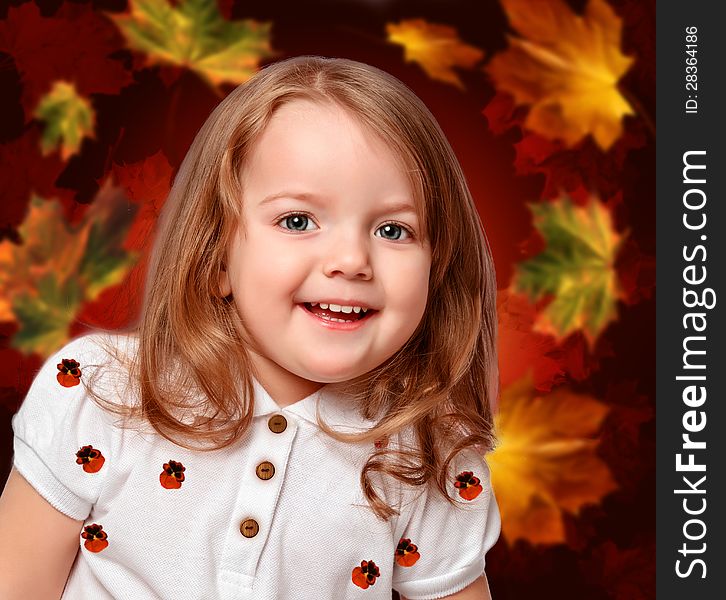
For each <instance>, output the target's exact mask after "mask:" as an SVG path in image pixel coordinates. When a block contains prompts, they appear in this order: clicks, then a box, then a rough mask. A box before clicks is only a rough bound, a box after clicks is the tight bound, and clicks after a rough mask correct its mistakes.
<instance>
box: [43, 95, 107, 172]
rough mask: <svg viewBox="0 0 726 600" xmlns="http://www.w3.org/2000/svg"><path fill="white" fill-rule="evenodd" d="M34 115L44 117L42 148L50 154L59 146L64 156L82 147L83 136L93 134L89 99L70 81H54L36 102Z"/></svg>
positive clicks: (91, 110) (65, 157)
mask: <svg viewBox="0 0 726 600" xmlns="http://www.w3.org/2000/svg"><path fill="white" fill-rule="evenodd" d="M35 116H36V117H37V118H38V119H40V120H42V121H45V128H44V129H43V137H42V138H41V151H42V153H43V155H46V154H49V153H50V152H52V151H53V150H55V149H56V148H57V147H58V146H60V154H61V158H62V159H63V160H68V159H69V158H70V156H71V155H73V154H76V153H77V152H78V149H79V148H80V147H81V140H82V139H83V138H84V137H92V136H93V127H94V120H95V117H94V112H93V108H92V107H91V103H90V102H89V101H88V100H86V99H85V98H83V97H82V96H80V95H79V94H78V93H77V92H76V88H75V86H74V85H73V84H72V83H66V82H65V81H56V82H55V83H54V84H53V88H52V89H51V91H50V92H48V93H47V94H46V95H45V96H44V97H43V98H42V99H41V100H40V103H39V104H38V108H37V109H36V111H35Z"/></svg>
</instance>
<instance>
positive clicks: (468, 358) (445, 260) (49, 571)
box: [0, 57, 500, 600]
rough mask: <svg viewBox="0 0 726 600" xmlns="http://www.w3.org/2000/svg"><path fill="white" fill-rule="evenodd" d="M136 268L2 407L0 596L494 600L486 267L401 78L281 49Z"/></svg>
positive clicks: (451, 165) (437, 133)
mask: <svg viewBox="0 0 726 600" xmlns="http://www.w3.org/2000/svg"><path fill="white" fill-rule="evenodd" d="M148 277H149V278H148V284H147V289H146V296H145V299H144V309H143V313H142V316H141V318H140V321H139V323H138V325H137V326H136V327H134V329H133V331H127V332H125V333H118V332H117V333H115V334H111V333H94V334H90V335H86V336H84V337H81V338H78V339H76V340H74V341H72V342H71V343H69V344H68V345H67V346H66V347H64V348H63V349H62V350H61V351H60V352H58V354H56V355H55V356H53V357H52V358H50V359H49V360H48V361H47V363H46V364H45V366H44V367H43V368H42V370H41V371H40V373H39V374H38V376H37V377H36V379H35V381H34V383H33V386H32V388H31V390H30V392H29V394H28V397H27V398H26V400H25V402H24V404H23V405H22V407H21V409H20V411H19V412H18V413H17V415H16V416H15V417H14V419H13V428H14V433H15V447H14V449H15V456H14V468H13V472H12V474H11V476H10V479H9V481H8V484H7V487H6V489H5V492H4V494H3V497H2V501H1V502H0V528H1V530H2V541H1V542H0V569H2V571H1V572H0V597H2V598H5V599H9V598H31V597H32V598H34V599H36V598H46V597H47V598H58V597H59V596H61V594H62V595H63V597H64V598H73V599H78V598H92V599H94V600H99V599H103V598H132V599H141V598H170V599H180V598H183V599H197V598H199V599H201V598H254V599H268V598H270V599H272V598H282V599H288V598H289V599H292V600H295V599H302V600H308V599H310V600H317V599H327V598H335V599H359V598H380V599H390V598H391V595H392V590H397V591H398V592H399V593H400V594H401V596H402V597H403V598H409V599H412V600H413V599H416V598H459V599H466V598H469V599H479V600H481V599H485V598H489V591H488V587H487V583H486V577H485V575H484V564H485V563H484V556H485V553H486V552H487V550H488V549H489V548H490V547H491V546H492V545H493V544H494V542H495V541H496V539H497V537H498V535H499V528H500V522H499V513H498V510H497V505H496V501H495V499H494V496H493V493H492V489H491V486H490V477H489V470H488V468H487V465H486V462H485V460H484V455H485V453H486V451H488V450H489V449H490V448H491V447H492V440H493V432H492V416H491V410H490V403H491V402H492V401H493V399H494V398H495V396H496V394H497V390H498V372H497V359H496V347H495V338H496V319H495V290H496V287H495V279H494V269H493V266H492V260H491V256H490V253H489V250H488V247H487V242H486V239H485V237H484V234H483V232H482V228H481V224H480V221H479V218H478V215H477V212H476V208H475V205H474V203H473V201H472V198H471V196H470V194H469V191H468V189H467V187H466V183H465V180H464V176H463V174H462V172H461V169H460V166H459V164H458V162H457V160H456V158H455V156H454V153H453V151H452V150H451V147H450V146H449V144H448V143H447V141H446V139H445V137H444V135H443V133H442V132H441V130H440V128H439V127H438V125H437V123H436V121H435V120H434V118H433V116H432V115H431V114H430V113H429V111H428V110H427V109H426V108H425V106H424V105H423V104H422V102H421V101H420V100H419V99H418V98H417V97H416V96H415V95H414V94H413V93H412V92H411V91H410V90H409V89H408V88H407V87H406V86H404V85H403V84H402V83H401V82H399V81H398V80H396V79H395V78H393V77H391V76H390V75H388V74H386V73H383V72H381V71H379V70H378V69H375V68H373V67H370V66H367V65H364V64H360V63H356V62H353V61H349V60H342V59H324V58H318V57H302V58H296V59H290V60H286V61H283V62H279V63H277V64H274V65H272V66H269V67H267V68H265V69H263V70H262V71H261V72H260V73H258V74H257V75H256V76H255V77H254V78H252V79H251V80H250V81H249V82H247V83H245V84H244V85H242V86H240V87H238V88H237V89H236V90H235V91H234V92H232V93H231V94H230V95H229V96H228V97H227V98H226V99H225V100H224V101H223V102H222V103H221V104H220V105H219V106H218V107H217V108H216V110H215V111H214V112H213V113H212V115H211V116H210V117H209V119H208V120H207V122H206V123H205V124H204V126H203V127H202V129H201V131H200V132H199V134H198V135H197V137H196V139H195V140H194V142H193V144H192V146H191V148H190V150H189V152H188V154H187V156H186V157H185V159H184V161H183V163H182V165H181V167H180V170H179V172H178V175H177V176H176V179H175V181H174V184H173V187H172V190H171V193H170V196H169V198H168V201H167V204H166V206H165V208H164V215H163V218H162V221H161V226H160V231H159V233H158V236H157V239H156V246H155V250H154V254H153V259H152V261H151V264H150V267H149V276H148ZM64 587H65V589H64Z"/></svg>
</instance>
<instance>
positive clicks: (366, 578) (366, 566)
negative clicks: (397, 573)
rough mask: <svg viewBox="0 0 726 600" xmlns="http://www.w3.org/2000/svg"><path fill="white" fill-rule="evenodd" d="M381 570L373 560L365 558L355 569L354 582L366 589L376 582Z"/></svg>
mask: <svg viewBox="0 0 726 600" xmlns="http://www.w3.org/2000/svg"><path fill="white" fill-rule="evenodd" d="M380 576H381V572H380V570H379V569H378V567H377V566H376V563H374V562H373V561H372V560H363V561H361V563H360V567H356V568H355V569H353V583H355V584H356V585H357V586H358V587H360V588H363V589H364V590H365V589H367V588H368V586H370V585H373V584H374V583H375V582H376V577H380Z"/></svg>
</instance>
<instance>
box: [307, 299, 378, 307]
mask: <svg viewBox="0 0 726 600" xmlns="http://www.w3.org/2000/svg"><path fill="white" fill-rule="evenodd" d="M313 302H315V303H317V304H320V303H322V304H337V305H339V306H360V307H361V308H366V309H368V310H378V309H377V308H374V307H373V306H371V305H370V304H368V303H367V302H362V301H361V300H340V299H337V298H324V299H322V300H303V301H302V302H301V304H311V303H313Z"/></svg>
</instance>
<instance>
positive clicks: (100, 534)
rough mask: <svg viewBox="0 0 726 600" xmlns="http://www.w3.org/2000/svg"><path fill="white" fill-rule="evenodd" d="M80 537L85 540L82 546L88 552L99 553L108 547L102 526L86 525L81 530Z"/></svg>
mask: <svg viewBox="0 0 726 600" xmlns="http://www.w3.org/2000/svg"><path fill="white" fill-rule="evenodd" d="M81 537H82V538H83V539H84V540H86V541H85V542H83V545H84V546H85V547H86V550H88V551H89V552H100V551H101V550H103V549H104V548H105V547H106V546H108V535H106V532H105V531H104V530H103V525H97V524H96V523H94V524H93V525H88V526H86V527H84V528H83V533H82V534H81Z"/></svg>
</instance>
